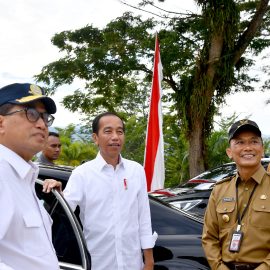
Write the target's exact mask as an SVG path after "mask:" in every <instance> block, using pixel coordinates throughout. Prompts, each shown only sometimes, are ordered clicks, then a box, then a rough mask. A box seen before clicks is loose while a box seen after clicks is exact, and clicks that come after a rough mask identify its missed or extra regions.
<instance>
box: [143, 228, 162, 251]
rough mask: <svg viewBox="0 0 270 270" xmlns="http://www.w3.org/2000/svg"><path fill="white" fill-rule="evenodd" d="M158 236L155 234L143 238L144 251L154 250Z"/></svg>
mask: <svg viewBox="0 0 270 270" xmlns="http://www.w3.org/2000/svg"><path fill="white" fill-rule="evenodd" d="M157 238H158V234H157V233H156V232H154V233H153V234H152V235H150V236H143V237H141V238H140V241H141V246H142V249H147V248H153V247H154V246H155V243H156V240H157Z"/></svg>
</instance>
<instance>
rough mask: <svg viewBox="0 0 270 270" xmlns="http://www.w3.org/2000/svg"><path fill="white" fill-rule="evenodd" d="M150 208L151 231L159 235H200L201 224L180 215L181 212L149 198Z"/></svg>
mask: <svg viewBox="0 0 270 270" xmlns="http://www.w3.org/2000/svg"><path fill="white" fill-rule="evenodd" d="M150 208H151V219H152V227H153V231H156V232H157V233H158V234H159V235H173V234H184V235H189V234H193V235H196V234H200V235H201V233H202V226H203V225H202V223H200V222H197V221H195V220H192V219H190V218H188V217H186V216H184V215H182V214H181V212H178V211H177V210H175V209H172V208H170V207H168V206H167V205H164V204H162V203H160V202H159V201H158V200H157V199H152V198H150Z"/></svg>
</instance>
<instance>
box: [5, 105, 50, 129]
mask: <svg viewBox="0 0 270 270" xmlns="http://www.w3.org/2000/svg"><path fill="white" fill-rule="evenodd" d="M23 111H24V112H25V115H26V118H27V119H28V120H29V121H30V122H32V123H34V122H37V121H38V119H39V118H42V120H43V121H44V123H45V125H46V126H47V127H50V126H51V125H52V123H53V121H54V117H53V116H52V115H51V114H49V113H47V112H38V111H37V110H36V109H34V108H24V109H21V110H17V111H14V112H9V113H6V114H5V115H12V114H14V113H18V112H23Z"/></svg>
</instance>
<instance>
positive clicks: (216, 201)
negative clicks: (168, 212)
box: [202, 119, 270, 270]
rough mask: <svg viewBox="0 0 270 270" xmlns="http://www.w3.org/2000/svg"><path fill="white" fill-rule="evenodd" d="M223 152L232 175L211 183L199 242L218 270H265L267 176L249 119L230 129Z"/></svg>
mask: <svg viewBox="0 0 270 270" xmlns="http://www.w3.org/2000/svg"><path fill="white" fill-rule="evenodd" d="M229 144H230V145H229V148H227V150H226V152H227V155H228V156H229V158H231V159H232V160H233V161H235V163H236V166H237V174H236V175H235V176H234V177H232V178H227V179H224V180H223V181H220V182H219V183H217V184H216V186H215V187H214V189H213V191H212V194H211V196H210V198H209V203H208V207H207V210H206V214H205V220H204V229H203V235H202V244H203V248H204V251H205V254H206V257H207V260H208V262H209V264H210V266H211V269H217V270H228V269H237V270H247V269H248V270H251V269H256V270H267V269H270V176H269V175H268V173H267V172H266V171H265V170H264V168H263V166H262V165H261V158H262V156H263V155H264V149H263V141H262V138H261V131H260V129H259V127H258V125H257V124H256V123H255V122H253V121H251V120H248V119H244V120H240V121H237V122H236V123H234V124H233V125H232V126H231V128H230V130H229Z"/></svg>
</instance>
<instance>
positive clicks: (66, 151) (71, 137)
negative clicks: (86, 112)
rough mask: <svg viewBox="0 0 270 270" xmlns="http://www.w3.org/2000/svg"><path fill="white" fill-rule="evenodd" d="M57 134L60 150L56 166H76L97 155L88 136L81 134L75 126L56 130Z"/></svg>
mask: <svg viewBox="0 0 270 270" xmlns="http://www.w3.org/2000/svg"><path fill="white" fill-rule="evenodd" d="M56 130H57V131H58V133H59V136H60V140H61V144H62V148H61V154H60V156H59V159H58V160H57V161H56V163H57V164H62V165H63V164H64V165H69V166H78V165H80V164H81V163H82V162H83V161H86V160H91V159H93V158H94V157H95V156H96V154H97V148H96V146H95V145H94V143H93V142H92V141H90V140H89V135H88V134H84V133H81V130H78V128H77V129H76V126H75V125H68V126H67V127H66V128H56Z"/></svg>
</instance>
